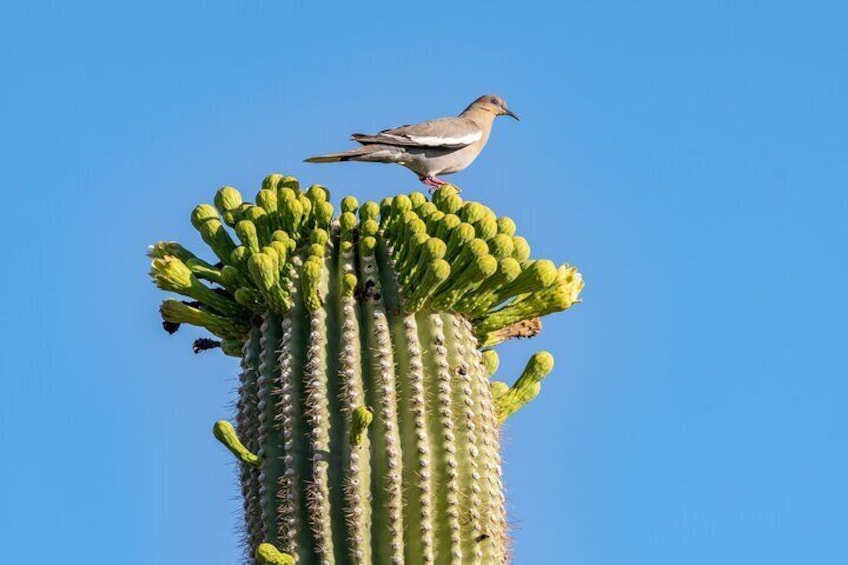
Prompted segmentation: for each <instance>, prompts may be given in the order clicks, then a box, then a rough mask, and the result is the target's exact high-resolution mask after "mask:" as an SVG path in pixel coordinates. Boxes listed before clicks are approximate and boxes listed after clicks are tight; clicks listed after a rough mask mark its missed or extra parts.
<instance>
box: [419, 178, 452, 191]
mask: <svg viewBox="0 0 848 565" xmlns="http://www.w3.org/2000/svg"><path fill="white" fill-rule="evenodd" d="M418 180H420V181H421V182H423V183H424V184H426V185H427V186H429V187H430V194H432V193H434V192H435V191H436V190H437V189H439V188H440V187H442V186H445V185H446V184H448V183H447V182H445V181H443V180H442V179H440V178H439V177H434V176H432V175H420V176H419V177H418Z"/></svg>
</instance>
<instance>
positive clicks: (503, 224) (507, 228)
mask: <svg viewBox="0 0 848 565" xmlns="http://www.w3.org/2000/svg"><path fill="white" fill-rule="evenodd" d="M515 230H516V227H515V222H513V221H512V218H508V217H507V216H501V217H500V218H498V233H502V234H504V235H509V236H513V235H515Z"/></svg>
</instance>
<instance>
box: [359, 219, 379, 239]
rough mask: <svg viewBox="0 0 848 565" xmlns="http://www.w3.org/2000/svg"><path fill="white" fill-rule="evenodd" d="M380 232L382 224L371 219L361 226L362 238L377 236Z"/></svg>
mask: <svg viewBox="0 0 848 565" xmlns="http://www.w3.org/2000/svg"><path fill="white" fill-rule="evenodd" d="M378 231H380V224H378V223H377V222H376V221H375V220H372V219H370V218H369V219H367V220H365V221H363V222H362V223H361V224H360V225H359V234H360V235H361V236H362V237H368V236H374V235H377V232H378Z"/></svg>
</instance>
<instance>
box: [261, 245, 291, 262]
mask: <svg viewBox="0 0 848 565" xmlns="http://www.w3.org/2000/svg"><path fill="white" fill-rule="evenodd" d="M268 247H270V248H271V249H273V250H274V253H275V254H276V256H277V265H278V266H279V267H280V268H282V266H283V265H284V264H285V262H286V260H287V259H288V257H289V246H288V245H286V244H285V243H282V242H280V241H272V242H271V243H269V244H268ZM263 249H265V248H264V247H263Z"/></svg>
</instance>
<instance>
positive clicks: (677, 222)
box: [0, 1, 848, 565]
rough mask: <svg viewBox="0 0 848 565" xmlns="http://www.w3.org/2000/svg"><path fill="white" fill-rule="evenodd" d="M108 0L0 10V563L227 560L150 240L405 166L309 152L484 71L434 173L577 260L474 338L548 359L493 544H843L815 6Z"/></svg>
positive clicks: (829, 116) (224, 372) (787, 547)
mask: <svg viewBox="0 0 848 565" xmlns="http://www.w3.org/2000/svg"><path fill="white" fill-rule="evenodd" d="M123 4H124V3H119V2H75V3H61V2H3V6H2V8H0V131H2V136H0V183H2V188H0V203H2V218H3V227H4V228H5V229H4V233H5V245H4V252H3V265H4V267H3V268H2V276H0V289H2V296H3V297H4V303H3V306H2V318H3V324H2V329H0V332H2V340H0V342H1V343H2V351H3V354H2V356H0V373H1V374H2V377H1V378H0V399H2V400H0V402H1V403H2V404H0V484H2V485H3V488H2V500H0V562H2V563H8V564H15V565H30V564H37V563H43V562H45V561H44V560H43V558H42V557H41V556H43V555H47V554H50V555H52V556H53V557H51V558H50V559H48V560H49V561H51V562H52V561H54V560H55V561H57V562H62V563H67V564H73V565H77V564H82V565H101V564H104V565H105V564H114V563H121V564H123V565H142V564H144V565H147V564H164V565H167V564H177V563H191V564H204V565H231V564H233V563H236V562H237V559H238V555H239V553H238V548H237V537H236V535H235V533H234V532H235V526H236V524H237V522H238V508H239V504H238V502H237V500H236V496H237V491H236V489H235V488H234V476H233V473H232V466H231V463H230V458H229V457H228V454H226V453H225V452H223V450H222V449H221V448H220V447H219V446H218V445H216V444H215V442H214V440H213V438H212V436H211V433H210V428H211V425H212V422H213V421H214V420H216V419H218V418H221V417H226V416H227V415H228V414H229V413H230V412H229V410H230V408H229V403H230V402H231V400H232V398H233V397H232V393H233V389H234V376H235V373H236V363H235V361H234V360H232V359H230V358H225V357H223V356H220V355H217V354H207V355H203V356H197V357H195V356H194V355H192V353H191V352H190V342H191V338H192V335H190V334H191V332H187V333H186V332H181V335H177V336H174V337H169V336H167V335H165V334H164V333H163V332H161V331H160V329H159V321H158V317H157V311H156V307H157V303H158V301H159V299H160V293H159V292H158V291H157V290H156V289H155V288H154V287H153V285H152V284H150V283H149V282H148V279H147V276H146V271H147V262H146V260H145V257H144V251H145V247H146V245H147V244H148V243H150V242H152V241H154V240H156V239H158V238H168V239H179V240H181V241H183V242H185V243H187V244H191V245H193V246H196V244H197V242H198V238H197V236H196V235H195V234H194V233H193V231H192V229H191V227H190V225H189V222H188V213H189V211H190V209H191V207H192V206H193V205H194V204H195V203H197V202H199V201H205V200H208V199H209V198H210V197H211V195H212V192H213V191H214V190H215V189H216V188H217V187H219V186H220V185H222V184H225V183H229V184H233V185H235V186H237V187H239V188H242V189H244V190H245V191H253V190H254V189H255V188H256V187H257V186H258V183H259V182H260V180H261V178H262V177H263V176H264V175H265V174H266V173H269V172H274V171H278V172H283V173H288V174H295V175H297V176H299V177H301V178H302V179H303V181H305V182H307V183H311V182H321V183H323V184H326V185H327V186H329V187H330V188H331V189H333V190H334V194H335V195H336V196H337V197H339V196H341V195H342V194H344V193H354V194H356V195H357V196H359V197H360V198H361V199H365V198H380V197H382V196H384V195H387V194H390V193H394V192H397V191H409V190H412V189H417V188H418V186H419V185H418V183H417V181H416V179H415V178H414V177H413V176H412V175H410V174H409V173H408V172H406V171H405V170H403V169H400V168H393V167H389V166H378V165H359V164H352V165H344V164H342V165H323V166H318V165H308V164H304V163H302V162H301V160H302V159H303V158H304V157H306V156H307V155H310V154H313V153H317V152H321V151H327V150H337V149H343V148H346V147H348V146H349V143H348V142H347V136H348V135H349V134H350V133H351V132H354V131H361V130H366V131H367V130H374V129H378V128H382V127H388V126H393V125H399V124H402V123H408V122H410V121H417V120H420V119H424V118H430V117H436V116H441V115H449V114H453V113H456V112H458V111H459V110H461V109H462V108H463V107H464V106H465V105H466V104H467V103H468V102H469V101H470V100H472V99H473V98H475V97H476V96H478V95H480V94H483V93H487V92H496V93H499V94H501V95H502V96H504V97H505V98H506V99H507V100H508V101H509V103H510V105H511V107H512V108H514V109H515V110H516V111H517V112H518V113H519V114H520V115H521V116H522V121H521V122H520V123H516V122H512V121H509V120H501V121H499V122H498V123H497V124H496V131H495V132H494V135H493V138H492V140H491V141H490V143H489V145H488V147H487V148H486V151H485V152H484V154H483V156H482V157H481V158H480V159H478V161H477V162H476V163H475V164H474V166H473V167H472V168H470V169H469V170H467V171H465V172H463V173H461V174H459V175H456V176H455V177H453V180H455V181H456V182H457V183H459V184H460V185H461V186H462V187H463V188H464V189H465V191H466V193H467V195H468V196H469V197H473V198H476V199H480V200H483V201H485V202H487V203H488V204H489V205H491V206H492V207H493V208H494V209H495V210H496V211H498V212H499V213H508V214H509V215H511V216H513V217H514V218H515V220H516V221H517V223H518V225H519V229H520V230H521V231H522V232H523V233H524V234H525V235H526V236H527V237H528V239H529V240H530V241H531V243H532V245H533V249H534V252H535V253H536V254H537V255H540V256H547V257H550V258H552V259H555V260H558V261H569V262H572V263H575V264H577V265H579V266H580V267H581V270H582V271H583V272H584V274H585V277H586V280H587V287H586V290H585V293H584V303H583V304H581V305H580V306H579V307H577V308H575V309H574V310H573V311H571V312H568V313H566V314H562V315H559V316H556V317H554V318H552V319H550V320H549V321H548V322H546V324H545V330H544V332H543V334H542V335H541V336H540V337H538V338H537V339H535V340H533V341H528V342H521V343H515V344H511V345H508V346H506V347H504V348H503V349H502V353H501V355H502V359H503V363H502V376H504V377H509V376H511V375H516V374H517V373H518V372H519V371H520V369H521V367H522V366H523V364H524V362H525V360H526V358H527V357H528V356H529V355H530V354H531V353H532V352H534V351H536V350H538V349H548V350H550V351H551V352H553V353H554V355H555V356H556V358H557V366H556V369H555V372H554V373H553V374H552V375H551V376H550V377H549V379H548V380H547V381H546V382H545V385H544V391H543V394H542V395H541V397H540V398H539V399H538V400H537V401H536V402H535V403H534V405H533V406H531V407H530V408H528V409H526V410H525V411H523V412H521V413H520V414H519V415H517V416H516V417H515V418H514V419H513V420H512V421H511V423H510V424H509V425H508V427H507V430H506V439H507V441H506V453H505V455H506V462H507V463H506V474H507V475H506V476H507V482H508V486H509V496H510V501H511V517H512V519H513V521H514V526H515V532H514V537H515V558H516V563H517V564H518V565H525V564H546V563H551V564H558V563H564V564H575V565H629V564H642V563H644V564H651V565H666V564H668V565H679V564H681V563H685V564H691V565H701V564H703V565H707V564H709V565H713V564H723V565H730V564H745V565H749V564H752V563H768V564H770V565H783V564H802V563H804V564H806V563H815V564H817V565H819V564H844V563H848V546H847V545H846V541H845V534H846V530H845V525H846V523H848V453H846V447H845V445H846V443H845V434H846V431H848V416H846V414H847V413H848V411H846V400H848V384H846V380H847V379H846V377H848V374H847V373H848V371H846V363H847V362H848V345H846V342H848V339H846V338H848V332H846V318H848V316H847V315H848V299H846V291H845V284H846V277H848V265H846V247H848V227H846V217H848V190H846V189H848V141H846V140H848V72H846V71H848V35H846V32H845V22H846V20H848V8H846V7H845V4H844V3H843V2H836V1H831V2H828V1H822V2H800V1H798V2H784V1H770V2H753V1H745V2H714V1H705V2H697V3H696V2H670V1H669V2H657V1H645V2H627V1H619V2H588V1H586V2H561V3H553V2H544V3H535V2H529V1H524V2H510V3H506V2H486V3H479V4H477V3H453V2H452V3H440V2H434V1H428V2H407V3H398V2H393V3H388V2H386V3H382V2H369V3H363V2H357V3H346V5H345V6H344V7H343V6H341V3H339V5H337V6H330V5H325V4H324V3H320V5H319V3H309V2H243V3H235V2H181V3H179V5H177V4H173V5H172V3H147V4H148V6H146V7H141V6H137V7H127V6H124V5H123ZM154 4H156V5H154ZM284 5H286V6H288V7H282V6H284Z"/></svg>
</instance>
